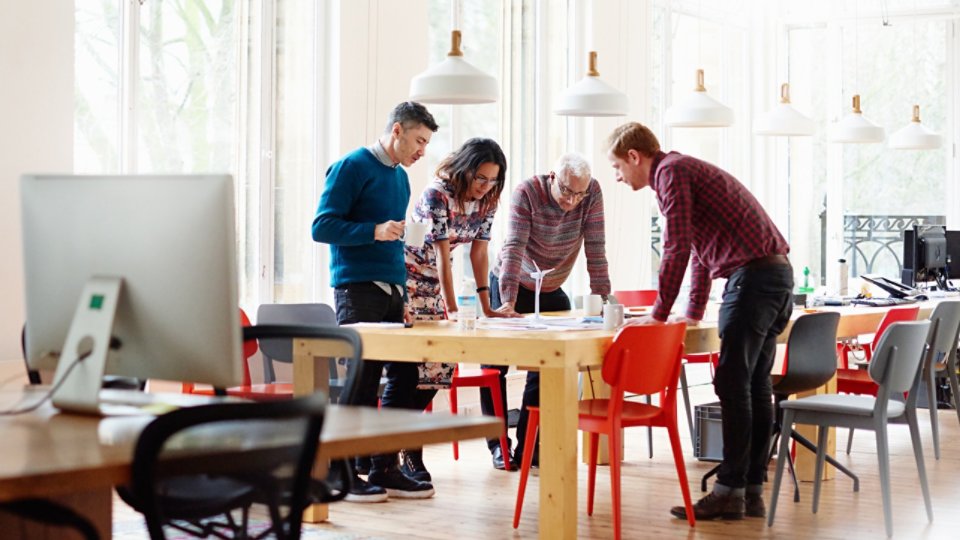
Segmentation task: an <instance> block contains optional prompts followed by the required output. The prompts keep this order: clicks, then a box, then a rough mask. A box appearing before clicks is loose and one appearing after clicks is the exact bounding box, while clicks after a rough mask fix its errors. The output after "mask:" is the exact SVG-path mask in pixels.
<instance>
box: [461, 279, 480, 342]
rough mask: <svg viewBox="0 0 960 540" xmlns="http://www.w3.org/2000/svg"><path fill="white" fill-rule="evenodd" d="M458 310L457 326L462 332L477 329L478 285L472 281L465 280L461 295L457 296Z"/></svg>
mask: <svg viewBox="0 0 960 540" xmlns="http://www.w3.org/2000/svg"><path fill="white" fill-rule="evenodd" d="M457 310H458V311H457V326H458V327H459V328H460V330H473V329H475V328H476V327H477V285H476V283H475V282H474V281H473V280H472V279H465V280H463V286H462V287H461V289H460V294H459V295H457Z"/></svg>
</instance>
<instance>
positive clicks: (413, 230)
mask: <svg viewBox="0 0 960 540" xmlns="http://www.w3.org/2000/svg"><path fill="white" fill-rule="evenodd" d="M425 236H427V224H426V223H423V222H421V221H411V220H409V219H408V220H407V222H406V226H405V227H404V230H403V241H404V242H405V243H406V244H407V245H408V246H412V247H416V248H420V247H423V239H424V237H425Z"/></svg>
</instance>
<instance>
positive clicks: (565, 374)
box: [528, 367, 577, 540]
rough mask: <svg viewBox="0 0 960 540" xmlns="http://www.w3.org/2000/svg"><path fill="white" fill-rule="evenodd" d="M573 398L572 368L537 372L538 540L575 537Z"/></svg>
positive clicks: (575, 491) (574, 425)
mask: <svg viewBox="0 0 960 540" xmlns="http://www.w3.org/2000/svg"><path fill="white" fill-rule="evenodd" d="M576 395H577V370H576V368H574V367H565V368H545V369H541V370H540V407H541V410H542V414H541V415H540V538H550V539H551V540H553V539H559V538H571V539H572V538H576V537H577V400H576V399H575V397H576ZM528 443H531V444H532V441H528Z"/></svg>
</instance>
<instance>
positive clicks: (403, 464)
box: [400, 450, 433, 482]
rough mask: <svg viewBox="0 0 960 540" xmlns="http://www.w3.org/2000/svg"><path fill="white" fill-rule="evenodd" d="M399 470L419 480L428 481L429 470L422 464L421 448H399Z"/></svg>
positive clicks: (429, 478)
mask: <svg viewBox="0 0 960 540" xmlns="http://www.w3.org/2000/svg"><path fill="white" fill-rule="evenodd" d="M400 470H401V471H402V472H403V474H405V475H407V476H409V477H410V478H413V479H414V480H417V481H419V482H430V481H431V480H433V478H431V477H430V471H428V470H427V467H426V465H424V464H423V450H401V451H400Z"/></svg>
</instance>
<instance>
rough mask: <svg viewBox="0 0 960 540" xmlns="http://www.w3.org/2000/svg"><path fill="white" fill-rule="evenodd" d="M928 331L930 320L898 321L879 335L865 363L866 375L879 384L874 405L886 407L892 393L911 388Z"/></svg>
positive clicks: (917, 373)
mask: <svg viewBox="0 0 960 540" xmlns="http://www.w3.org/2000/svg"><path fill="white" fill-rule="evenodd" d="M929 331H930V321H902V322H896V323H893V324H891V325H890V326H888V327H887V330H886V331H885V332H884V333H883V335H881V336H880V342H879V343H878V344H877V349H876V351H874V353H873V359H872V360H871V361H870V364H869V366H870V367H869V373H870V378H871V379H873V380H874V382H876V383H877V384H878V385H880V390H879V391H878V392H877V402H878V406H879V405H880V404H881V403H882V404H883V407H886V401H887V399H889V397H890V395H891V394H892V393H894V392H896V393H903V392H906V391H908V390H910V389H911V387H912V386H913V383H914V382H915V381H916V378H917V376H918V375H919V373H920V371H919V369H918V368H919V367H920V360H921V358H922V357H923V356H924V354H925V352H926V350H925V349H926V345H927V335H928V333H929Z"/></svg>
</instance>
